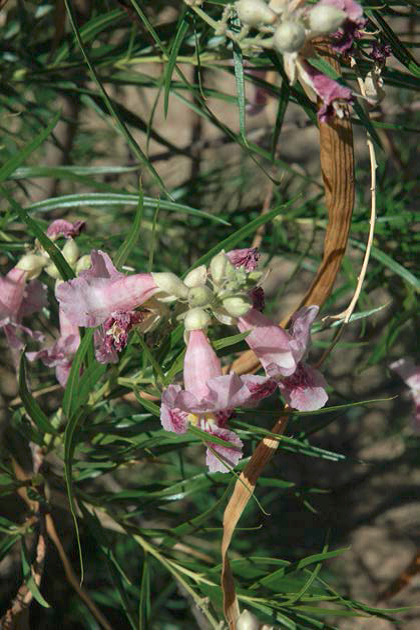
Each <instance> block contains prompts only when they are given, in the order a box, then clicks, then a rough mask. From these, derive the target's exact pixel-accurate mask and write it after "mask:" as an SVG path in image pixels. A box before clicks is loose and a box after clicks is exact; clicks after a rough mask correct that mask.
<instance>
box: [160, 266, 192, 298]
mask: <svg viewBox="0 0 420 630" xmlns="http://www.w3.org/2000/svg"><path fill="white" fill-rule="evenodd" d="M152 276H153V280H154V281H155V283H156V285H157V286H158V287H159V289H161V291H163V292H164V293H166V294H167V296H170V297H173V298H181V299H186V298H187V297H188V288H187V287H186V286H185V284H184V283H183V282H182V280H180V279H179V278H178V276H176V275H175V274H174V273H172V272H170V271H168V272H161V273H152Z"/></svg>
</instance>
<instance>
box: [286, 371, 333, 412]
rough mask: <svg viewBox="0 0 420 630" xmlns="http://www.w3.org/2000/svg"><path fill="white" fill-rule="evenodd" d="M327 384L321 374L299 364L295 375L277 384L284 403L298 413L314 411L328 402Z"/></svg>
mask: <svg viewBox="0 0 420 630" xmlns="http://www.w3.org/2000/svg"><path fill="white" fill-rule="evenodd" d="M326 386H327V383H326V381H325V379H324V377H323V376H322V374H321V372H319V371H318V370H315V369H314V368H312V367H311V366H310V365H307V364H306V363H299V365H298V367H297V369H296V371H295V373H294V374H293V375H292V376H289V377H288V378H285V379H283V380H282V381H280V382H279V388H280V391H281V393H282V395H283V398H284V399H285V401H286V403H287V404H288V405H289V406H290V407H292V409H297V410H298V411H316V410H317V409H321V407H323V406H324V405H325V403H326V402H327V400H328V394H327V392H326V391H325V387H326Z"/></svg>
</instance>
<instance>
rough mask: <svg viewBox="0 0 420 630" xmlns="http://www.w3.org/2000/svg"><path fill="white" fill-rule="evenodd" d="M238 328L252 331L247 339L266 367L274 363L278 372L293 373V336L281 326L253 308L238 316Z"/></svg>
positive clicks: (294, 364)
mask: <svg viewBox="0 0 420 630" xmlns="http://www.w3.org/2000/svg"><path fill="white" fill-rule="evenodd" d="M238 328H239V330H240V331H241V332H245V331H246V330H250V331H251V332H250V334H249V335H248V336H247V337H246V339H245V341H246V342H247V344H248V346H249V347H250V348H251V350H253V351H254V352H255V354H256V355H257V357H258V358H259V360H260V361H261V364H262V366H263V367H264V369H266V367H267V366H268V365H270V364H274V365H275V366H277V372H278V374H281V375H283V376H289V375H290V374H293V372H294V371H295V369H296V361H295V358H294V355H293V352H292V348H291V345H290V342H291V340H292V338H291V336H290V335H289V333H287V332H286V331H285V330H284V329H283V328H281V326H278V325H277V324H275V323H274V322H272V321H271V320H270V319H269V318H268V317H266V316H265V315H263V314H262V313H259V312H258V311H257V310H255V309H253V308H252V309H251V310H250V311H249V312H248V313H247V314H246V315H244V316H243V317H239V318H238Z"/></svg>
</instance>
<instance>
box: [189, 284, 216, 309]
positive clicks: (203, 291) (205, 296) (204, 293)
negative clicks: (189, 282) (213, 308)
mask: <svg viewBox="0 0 420 630" xmlns="http://www.w3.org/2000/svg"><path fill="white" fill-rule="evenodd" d="M213 301H214V294H213V291H212V290H211V289H209V287H194V288H192V289H190V290H189V291H188V304H189V305H190V306H191V307H194V306H208V305H209V304H211V303H212V302H213Z"/></svg>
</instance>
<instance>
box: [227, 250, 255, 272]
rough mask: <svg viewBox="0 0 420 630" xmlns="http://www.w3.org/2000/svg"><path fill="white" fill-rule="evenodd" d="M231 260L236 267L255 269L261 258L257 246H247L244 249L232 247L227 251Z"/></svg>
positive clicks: (248, 269)
mask: <svg viewBox="0 0 420 630" xmlns="http://www.w3.org/2000/svg"><path fill="white" fill-rule="evenodd" d="M226 256H227V257H228V258H229V261H230V262H231V263H232V265H233V266H234V267H244V268H245V270H246V271H254V270H255V269H256V268H257V267H258V262H259V260H260V258H261V254H260V253H259V251H258V249H257V248H256V247H245V248H244V249H231V250H230V252H227V253H226Z"/></svg>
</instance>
